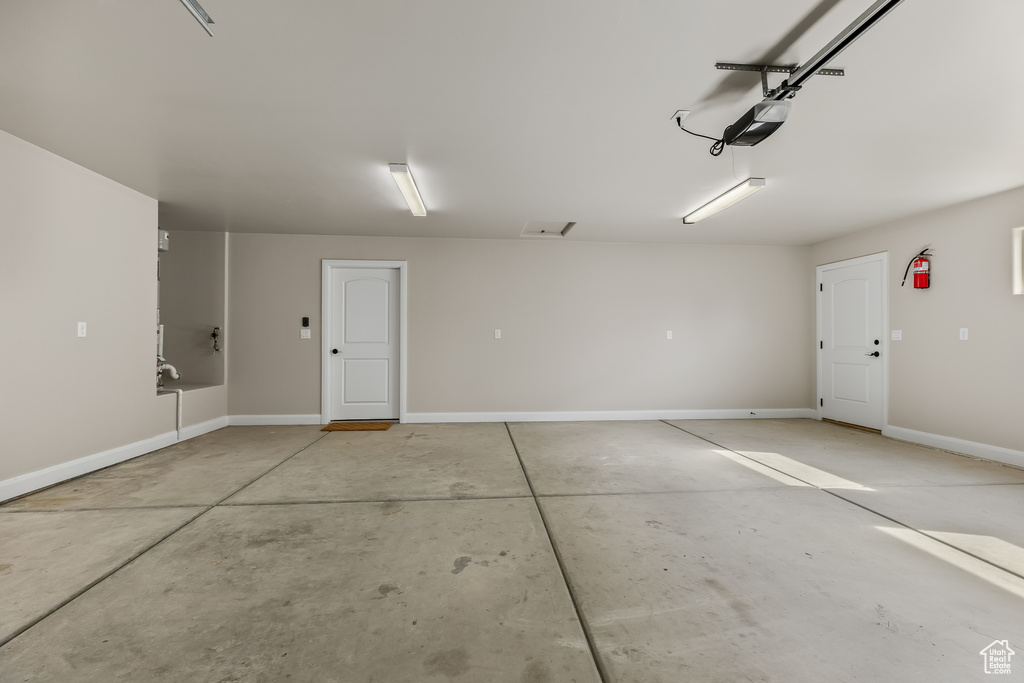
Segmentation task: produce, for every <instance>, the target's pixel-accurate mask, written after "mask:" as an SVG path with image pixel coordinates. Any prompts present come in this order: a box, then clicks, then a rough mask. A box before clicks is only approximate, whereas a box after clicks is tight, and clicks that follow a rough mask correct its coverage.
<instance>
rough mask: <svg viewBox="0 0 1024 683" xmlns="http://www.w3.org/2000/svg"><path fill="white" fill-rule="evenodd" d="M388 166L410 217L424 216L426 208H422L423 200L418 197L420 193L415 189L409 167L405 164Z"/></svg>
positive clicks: (414, 182)
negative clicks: (410, 212)
mask: <svg viewBox="0 0 1024 683" xmlns="http://www.w3.org/2000/svg"><path fill="white" fill-rule="evenodd" d="M390 166H391V175H392V177H394V179H395V182H396V183H397V184H398V189H399V190H401V191H402V196H403V197H405V203H406V204H408V205H409V210H410V211H412V215H413V216H426V215H427V207H425V206H423V198H422V197H420V191H419V190H418V189H417V188H416V181H415V180H413V179H412V173H411V172H410V171H409V167H408V166H406V165H405V164H390Z"/></svg>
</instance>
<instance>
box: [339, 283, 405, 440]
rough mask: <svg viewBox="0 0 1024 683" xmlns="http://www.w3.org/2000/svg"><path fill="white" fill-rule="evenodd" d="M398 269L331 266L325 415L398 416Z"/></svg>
mask: <svg viewBox="0 0 1024 683" xmlns="http://www.w3.org/2000/svg"><path fill="white" fill-rule="evenodd" d="M398 283H399V271H398V269H397V268H332V269H331V305H332V307H333V310H332V311H331V321H330V325H331V328H330V331H331V334H330V342H329V345H330V349H329V350H328V353H329V354H330V360H329V363H330V372H329V376H330V383H331V387H330V404H331V405H330V419H331V420H387V419H395V418H397V417H398V387H399V381H398V380H399V367H398V363H399V343H398V340H399V328H398V326H399V287H398Z"/></svg>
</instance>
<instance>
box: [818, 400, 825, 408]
mask: <svg viewBox="0 0 1024 683" xmlns="http://www.w3.org/2000/svg"><path fill="white" fill-rule="evenodd" d="M818 400H819V401H821V403H820V404H819V405H821V407H822V408H824V407H825V399H823V398H822V399H818Z"/></svg>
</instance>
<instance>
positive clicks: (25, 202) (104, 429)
mask: <svg viewBox="0 0 1024 683" xmlns="http://www.w3.org/2000/svg"><path fill="white" fill-rule="evenodd" d="M156 223H157V203H156V201H155V200H153V199H150V198H149V197H145V196H143V195H141V194H139V193H137V192H135V191H133V190H130V189H128V188H126V187H124V186H122V185H119V184H117V183H115V182H113V181H111V180H108V179H107V178H104V177H102V176H99V175H97V174H95V173H93V172H91V171H88V170H86V169H84V168H82V167H81V166H77V165H75V164H73V163H71V162H69V161H67V160H65V159H62V158H60V157H57V156H55V155H53V154H50V153H49V152H46V151H44V150H42V149H40V148H38V147H35V146H33V145H31V144H29V143H27V142H25V141H23V140H20V139H18V138H15V137H13V136H11V135H9V134H7V133H3V132H0V320H2V321H3V324H2V327H0V359H2V364H3V373H2V380H0V381H2V387H3V389H2V392H0V434H2V435H3V436H2V440H0V500H2V499H3V498H4V497H5V495H4V491H10V490H13V489H11V488H10V487H8V488H6V489H5V488H4V482H5V481H10V480H11V479H12V478H14V477H17V476H19V475H24V474H27V473H30V472H35V471H38V470H42V469H44V468H48V467H52V466H55V465H60V464H62V463H66V462H68V461H72V460H76V459H78V458H82V457H86V456H91V455H94V454H97V453H100V452H104V451H108V450H110V449H115V448H119V447H123V446H125V445H126V444H132V443H136V442H140V441H145V440H147V439H150V438H152V437H155V436H158V435H161V434H165V433H167V432H169V431H173V430H174V427H175V417H174V400H173V398H170V397H160V398H158V397H157V395H156V389H155V361H154V358H155V355H156V347H155V333H154V330H155V313H156V229H157V227H156ZM79 321H82V322H86V323H87V324H88V336H87V337H85V338H78V337H77V323H78V322H79ZM168 399H169V400H168Z"/></svg>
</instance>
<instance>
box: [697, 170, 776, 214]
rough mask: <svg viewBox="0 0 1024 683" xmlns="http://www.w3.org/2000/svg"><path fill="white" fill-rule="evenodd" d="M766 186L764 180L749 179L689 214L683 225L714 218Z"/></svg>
mask: <svg viewBox="0 0 1024 683" xmlns="http://www.w3.org/2000/svg"><path fill="white" fill-rule="evenodd" d="M764 186H765V181H764V178H747V179H746V180H744V181H743V182H742V183H740V184H739V185H737V186H736V187H734V188H732V189H731V190H729V191H728V192H726V193H725V194H721V195H719V196H717V197H715V198H714V199H712V200H711V201H710V202H708V203H707V204H705V205H704V206H702V207H700V208H699V209H697V210H696V211H694V212H692V213H688V214H687V215H686V216H684V217H683V223H686V224H687V225H690V224H693V223H696V222H697V221H702V220H704V219H705V218H707V217H709V216H714V215H715V214H716V213H718V212H719V211H721V210H722V209H728V208H729V207H730V206H732V205H733V204H735V203H736V202H738V201H740V200H741V199H743V198H744V197H749V196H750V195H752V194H754V193H755V192H757V191H758V190H760V189H761V188H763V187H764Z"/></svg>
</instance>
